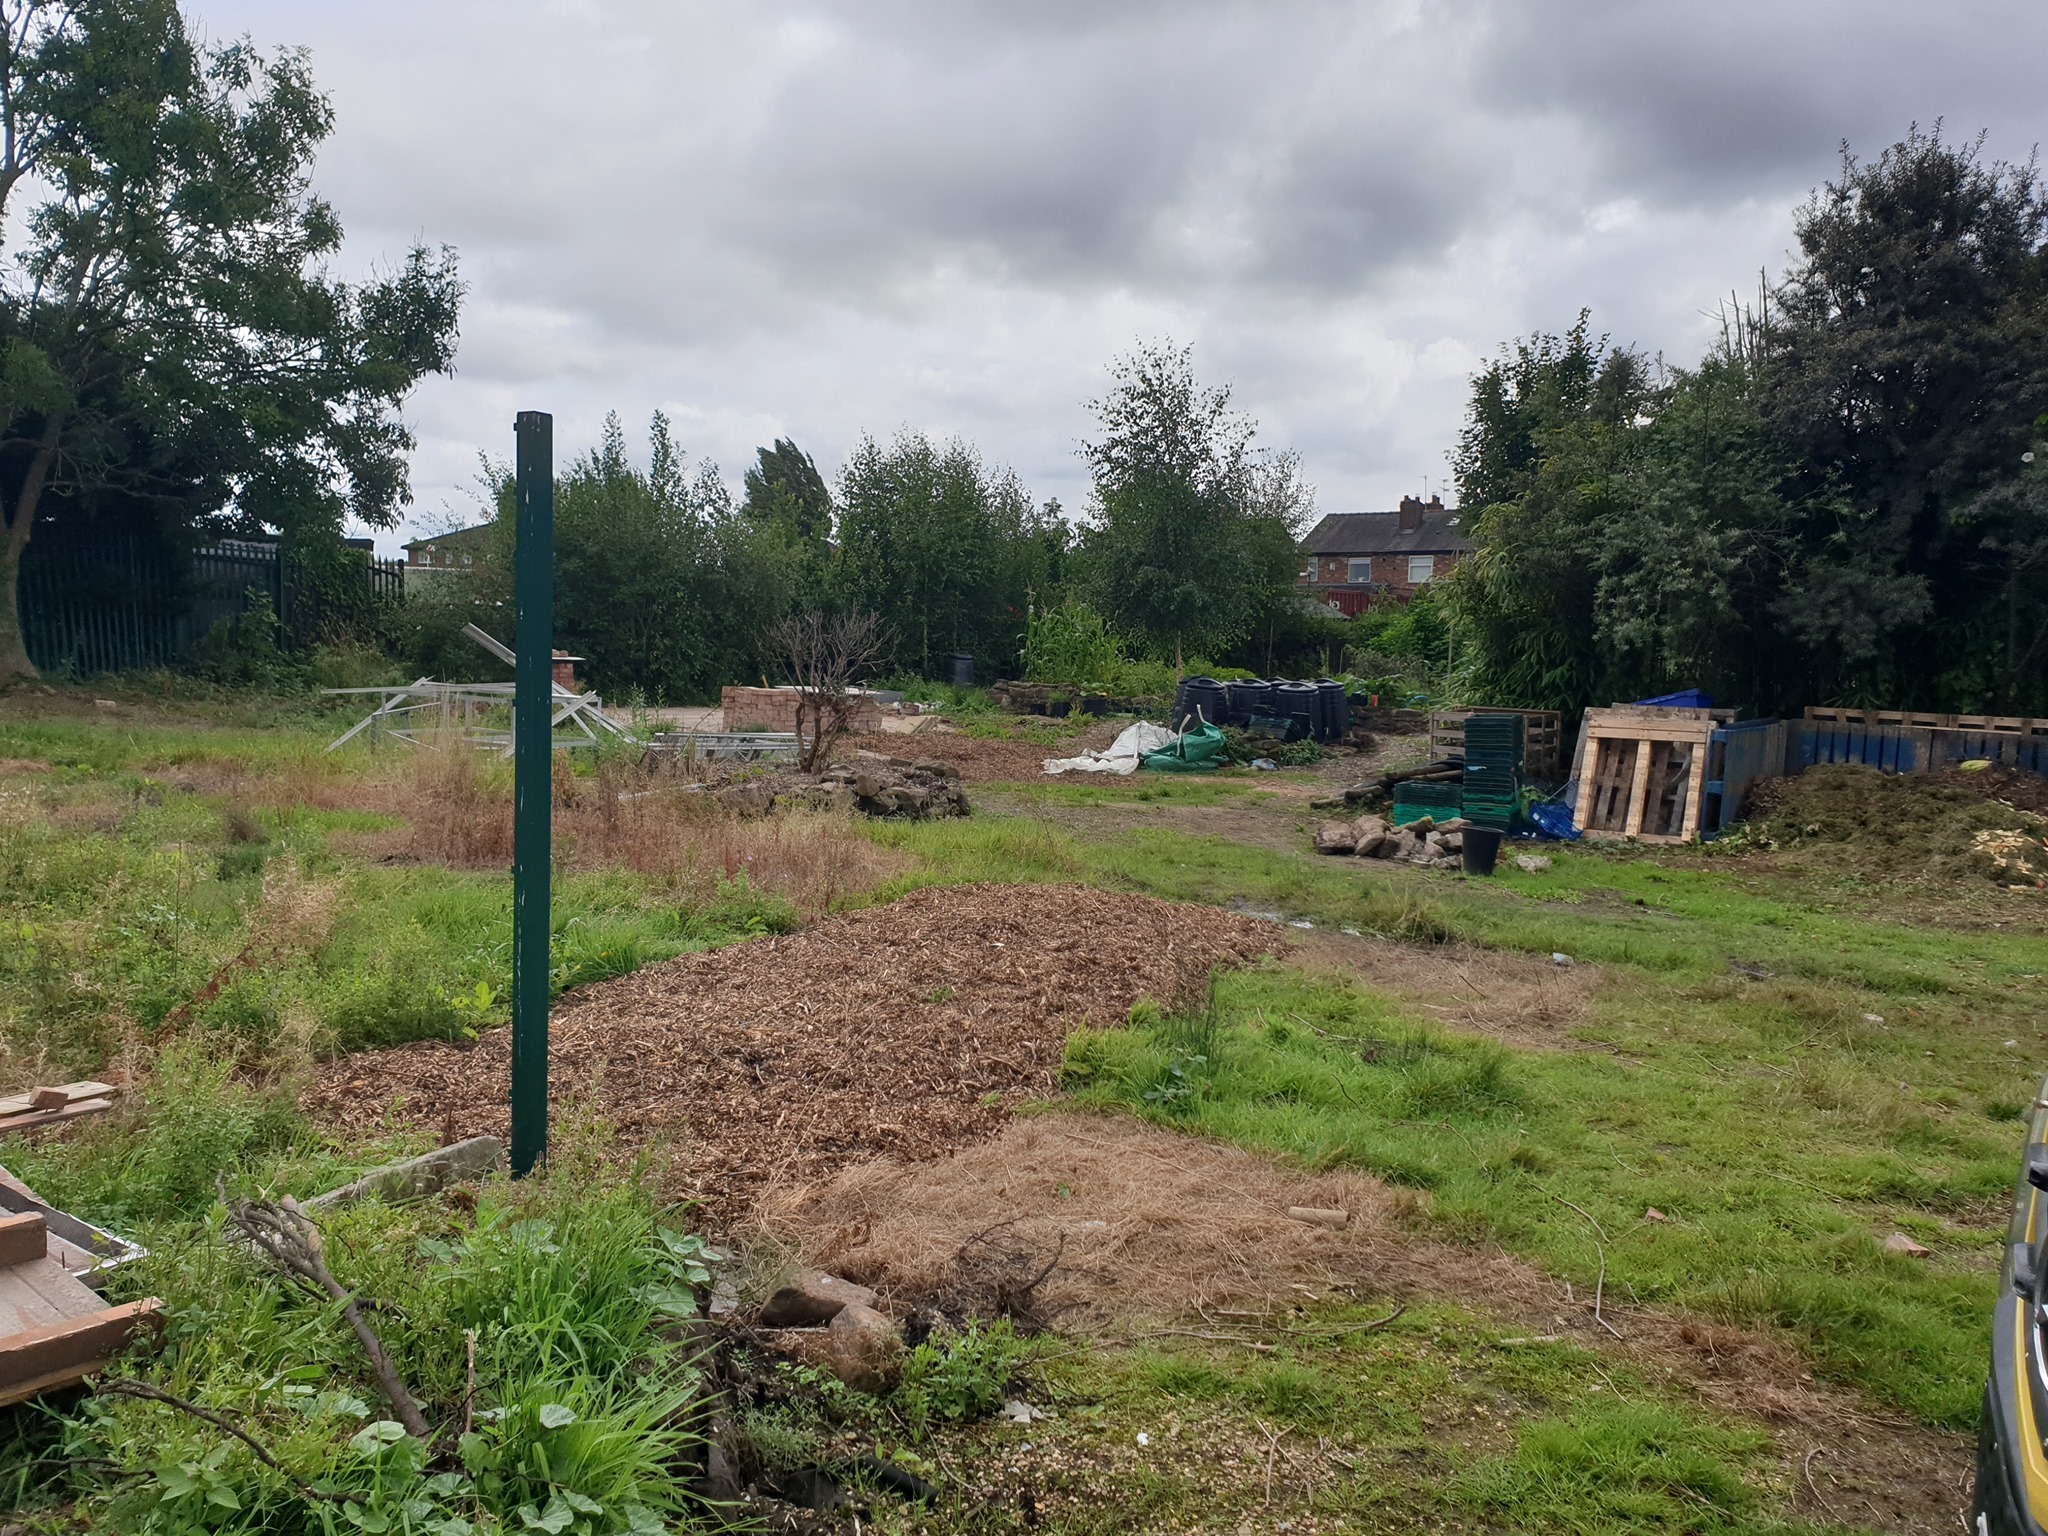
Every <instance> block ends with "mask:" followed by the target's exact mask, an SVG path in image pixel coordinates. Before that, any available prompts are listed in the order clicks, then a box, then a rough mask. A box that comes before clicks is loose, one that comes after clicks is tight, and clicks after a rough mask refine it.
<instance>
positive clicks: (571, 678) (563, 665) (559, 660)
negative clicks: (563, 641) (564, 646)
mask: <svg viewBox="0 0 2048 1536" xmlns="http://www.w3.org/2000/svg"><path fill="white" fill-rule="evenodd" d="M550 659H551V660H552V661H553V662H554V664H555V665H554V674H555V682H556V683H557V684H559V685H560V686H561V687H564V688H566V689H568V690H569V691H570V692H571V693H581V692H582V691H583V684H582V683H581V682H579V681H578V680H577V677H576V663H577V662H579V661H581V660H583V658H582V657H581V656H571V655H570V654H569V653H568V652H567V651H556V652H555V654H554V655H553V657H552V658H550Z"/></svg>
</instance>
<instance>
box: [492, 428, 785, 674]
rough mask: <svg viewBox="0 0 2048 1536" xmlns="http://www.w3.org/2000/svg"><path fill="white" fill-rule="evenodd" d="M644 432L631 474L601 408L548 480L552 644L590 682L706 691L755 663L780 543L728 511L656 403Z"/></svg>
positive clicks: (779, 575) (709, 468) (776, 595)
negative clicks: (646, 446)
mask: <svg viewBox="0 0 2048 1536" xmlns="http://www.w3.org/2000/svg"><path fill="white" fill-rule="evenodd" d="M649 440H650V448H651V452H650V456H649V466H648V468H647V469H646V470H645V471H642V470H640V469H639V468H637V467H636V466H634V465H633V464H632V463H631V462H630V461H629V460H628V458H627V456H626V441H625V432H624V430H623V428H622V427H621V426H620V424H619V418H618V415H617V414H616V413H613V414H611V415H609V416H607V417H606V418H605V426H604V436H603V439H602V440H601V442H600V443H599V444H598V446H597V447H596V448H595V449H593V450H591V451H590V452H588V453H586V454H584V455H583V456H582V457H580V458H578V459H577V460H576V461H575V462H574V463H573V464H571V465H570V467H569V469H568V470H567V471H566V472H564V473H563V474H561V475H560V476H558V477H557V479H556V482H555V635H556V643H557V644H558V645H560V646H562V647H564V648H565V649H568V650H571V651H574V652H576V653H577V654H579V655H581V656H583V657H585V658H586V660H587V661H588V663H589V665H588V668H587V671H588V675H589V678H590V680H591V682H592V683H593V684H594V685H595V686H597V687H598V688H600V689H605V690H613V691H616V690H619V689H625V688H637V689H640V690H642V691H643V692H645V693H646V694H647V695H648V696H650V697H652V698H655V699H658V700H664V701H672V702H680V701H683V700H690V699H702V698H715V697H716V696H717V691H718V688H719V686H720V685H721V684H723V683H729V682H731V681H733V680H734V679H735V678H741V679H744V678H749V677H753V676H756V675H758V674H759V672H760V671H761V668H762V663H763V653H762V650H761V646H762V636H763V635H764V634H765V632H766V631H767V629H768V628H769V626H770V625H771V624H772V623H773V622H774V621H775V620H776V619H777V618H778V617H779V616H780V615H781V613H782V612H783V610H784V607H785V606H786V602H787V597H786V591H787V586H786V572H785V571H784V570H783V569H782V566H781V564H780V556H781V552H782V546H781V545H780V543H779V541H777V540H775V539H774V538H772V537H770V536H768V535H766V534H764V532H763V531H762V530H761V529H760V528H758V527H756V526H755V525H753V524H751V523H749V522H748V521H747V520H745V519H744V518H742V517H741V516H740V515H739V514H738V513H737V512H736V511H735V510H734V508H733V505H732V498H731V495H730V493H729V492H728V491H727V490H726V488H725V484H724V482H723V481H722V480H720V479H719V476H718V470H717V467H716V466H715V465H713V464H711V463H709V462H708V461H707V462H704V463H701V464H699V465H698V466H697V468H696V470H695V471H694V472H692V471H691V470H690V469H689V467H688V464H687V461H686V458H685V455H684V454H683V453H682V451H681V450H680V449H679V448H678V447H677V446H676V444H675V441H674V438H673V437H672V435H671V433H670V430H669V424H668V419H667V418H666V417H665V416H663V415H662V414H661V413H660V412H659V411H657V412H655V413H654V417H653V420H652V422H651V424H650V426H649ZM507 505H508V506H509V502H508V503H507ZM505 515H508V514H501V518H502V517H503V516H505Z"/></svg>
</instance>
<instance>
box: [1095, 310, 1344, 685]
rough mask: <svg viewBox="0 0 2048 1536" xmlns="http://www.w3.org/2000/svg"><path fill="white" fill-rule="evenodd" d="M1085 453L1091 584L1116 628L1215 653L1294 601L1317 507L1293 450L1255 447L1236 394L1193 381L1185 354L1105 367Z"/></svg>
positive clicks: (1144, 352) (1166, 651)
mask: <svg viewBox="0 0 2048 1536" xmlns="http://www.w3.org/2000/svg"><path fill="white" fill-rule="evenodd" d="M1111 376H1112V378H1113V379H1114V381H1115V385H1114V388H1112V389H1111V391H1110V393H1109V394H1108V395H1107V396H1106V397H1105V398H1103V399H1102V400H1099V401H1096V402H1095V403H1094V406H1093V409H1094V411H1095V414H1096V418H1097V420H1098V422H1099V424H1100V428H1101V436H1100V438H1099V439H1098V440H1097V441H1095V442H1091V443H1088V444H1085V445H1084V446H1083V448H1082V453H1083V455H1084V457H1085V458H1086V459H1087V462H1088V467H1089V470H1090V473H1091V475H1092V477H1093V480H1094V505H1093V506H1092V507H1091V509H1090V518H1089V525H1088V528H1087V531H1086V532H1085V533H1084V535H1083V537H1082V547H1081V553H1082V561H1083V567H1084V572H1083V583H1084V585H1085V587H1086V589H1087V591H1088V593H1089V595H1090V597H1091V598H1092V600H1093V602H1094V604H1095V606H1096V607H1097V608H1098V609H1100V610H1101V611H1102V613H1103V614H1104V615H1105V616H1106V617H1108V618H1109V619H1110V620H1111V622H1112V623H1114V624H1115V625H1116V626H1117V627H1118V628H1119V629H1121V630H1123V631H1124V632H1126V633H1128V634H1131V635H1134V636H1137V637H1140V638H1142V639H1143V640H1144V641H1146V642H1147V643H1148V644H1149V645H1150V646H1151V647H1152V648H1153V649H1154V650H1155V651H1156V652H1158V653H1159V654H1161V655H1165V656H1172V655H1174V654H1177V653H1189V654H1191V653H1194V652H1202V653H1205V654H1210V655H1215V654H1220V653H1222V652H1224V651H1226V650H1227V649H1228V648H1230V647H1231V646H1234V645H1238V644H1242V643H1245V642H1247V641H1249V640H1251V639H1252V638H1253V637H1254V636H1255V635H1257V634H1259V633H1260V632H1261V630H1262V629H1263V628H1264V627H1265V624H1266V621H1267V620H1268V619H1269V618H1271V617H1273V616H1274V615H1275V614H1276V613H1277V611H1278V610H1279V609H1280V608H1281V607H1283V606H1285V605H1288V604H1290V603H1291V602H1292V601H1293V597H1294V578H1295V574H1296V571H1297V569H1298V567H1299V557H1298V555H1297V552H1296V551H1297V545H1298V541H1299V538H1300V535H1301V533H1302V530H1303V527H1304V525H1305V524H1306V521H1307V518H1308V515H1309V512H1310V510H1311V508H1312V506H1313V501H1314V497H1313V493H1312V492H1311V491H1310V490H1309V488H1308V487H1307V486H1306V485H1305V484H1304V483H1303V482H1302V480H1301V477H1300V471H1299V465H1298V463H1297V461H1296V459H1295V458H1294V456H1293V455H1292V454H1287V453H1264V452H1259V451H1257V450H1255V449H1254V448H1253V447H1252V442H1253V439H1254V437H1255V436H1256V435H1257V427H1256V425H1255V424H1254V423H1253V422H1252V421H1251V419H1250V418H1249V417H1245V416H1241V415H1238V414H1236V413H1234V412H1232V411H1231V410H1230V391H1229V390H1228V389H1227V388H1223V389H1205V388H1203V387H1201V386H1200V385H1199V384H1197V383H1196V382H1195V376H1194V362H1193V353H1192V351H1191V349H1187V348H1180V349H1175V348H1173V347H1172V346H1170V345H1163V346H1155V347H1140V348H1139V349H1138V350H1137V351H1136V352H1134V353H1132V354H1131V355H1130V356H1129V357H1125V358H1121V359H1119V360H1118V361H1117V362H1116V363H1115V364H1114V366H1113V367H1112V369H1111Z"/></svg>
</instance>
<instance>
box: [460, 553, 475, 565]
mask: <svg viewBox="0 0 2048 1536" xmlns="http://www.w3.org/2000/svg"><path fill="white" fill-rule="evenodd" d="M462 563H463V564H464V565H474V564H475V563H476V561H475V559H474V558H473V557H471V556H469V555H464V556H463V557H462Z"/></svg>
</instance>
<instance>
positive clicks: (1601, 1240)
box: [1544, 1189, 1621, 1339]
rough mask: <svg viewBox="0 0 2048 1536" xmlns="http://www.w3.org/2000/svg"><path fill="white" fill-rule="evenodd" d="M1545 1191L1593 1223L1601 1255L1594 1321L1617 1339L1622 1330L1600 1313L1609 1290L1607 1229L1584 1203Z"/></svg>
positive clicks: (1596, 1243) (1595, 1241)
mask: <svg viewBox="0 0 2048 1536" xmlns="http://www.w3.org/2000/svg"><path fill="white" fill-rule="evenodd" d="M1544 1193H1545V1194H1546V1195H1550V1198H1551V1199H1553V1200H1555V1201H1556V1202H1557V1203H1558V1204H1559V1205H1563V1206H1569V1207H1570V1208H1571V1209H1572V1210H1575V1211H1577V1212H1578V1213H1579V1214H1580V1215H1581V1216H1583V1217H1585V1218H1586V1220H1587V1222H1588V1223H1590V1224H1591V1226H1592V1228H1593V1247H1594V1250H1595V1251H1596V1252H1598V1253H1599V1255H1600V1275H1599V1278H1598V1279H1596V1280H1595V1281H1594V1282H1593V1321H1594V1322H1596V1323H1598V1324H1599V1325H1600V1326H1601V1327H1602V1328H1605V1329H1606V1330H1607V1331H1608V1332H1609V1333H1611V1334H1613V1335H1614V1336H1615V1337H1616V1338H1617V1339H1618V1338H1620V1337H1621V1330H1620V1329H1619V1328H1617V1327H1615V1326H1614V1324H1612V1323H1610V1322H1609V1321H1607V1319H1606V1318H1605V1317H1603V1316H1601V1314H1600V1302H1601V1299H1602V1297H1603V1296H1605V1294H1606V1292H1607V1232H1606V1230H1605V1229H1604V1228H1603V1227H1602V1226H1601V1225H1600V1223H1599V1222H1597V1221H1594V1220H1593V1213H1592V1212H1591V1211H1589V1210H1587V1209H1586V1208H1585V1207H1584V1206H1583V1205H1572V1202H1571V1201H1569V1200H1567V1199H1565V1197H1564V1196H1563V1195H1551V1194H1550V1191H1549V1190H1547V1189H1546V1190H1545V1191H1544Z"/></svg>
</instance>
